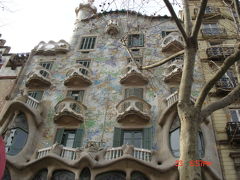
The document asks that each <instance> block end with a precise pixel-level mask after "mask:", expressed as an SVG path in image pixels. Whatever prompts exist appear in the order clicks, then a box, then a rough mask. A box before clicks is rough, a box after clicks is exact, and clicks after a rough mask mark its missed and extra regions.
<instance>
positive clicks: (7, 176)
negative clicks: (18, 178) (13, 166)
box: [2, 168, 11, 180]
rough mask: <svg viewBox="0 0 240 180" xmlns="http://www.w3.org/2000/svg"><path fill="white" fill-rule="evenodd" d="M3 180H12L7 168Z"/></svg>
mask: <svg viewBox="0 0 240 180" xmlns="http://www.w3.org/2000/svg"><path fill="white" fill-rule="evenodd" d="M2 180H11V176H10V172H9V171H8V169H7V168H5V170H4V175H3V178H2Z"/></svg>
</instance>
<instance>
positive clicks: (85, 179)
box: [80, 168, 91, 180]
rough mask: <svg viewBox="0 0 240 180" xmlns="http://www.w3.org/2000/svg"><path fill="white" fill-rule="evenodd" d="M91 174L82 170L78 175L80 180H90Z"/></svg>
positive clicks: (87, 170) (86, 170)
mask: <svg viewBox="0 0 240 180" xmlns="http://www.w3.org/2000/svg"><path fill="white" fill-rule="evenodd" d="M90 179H91V172H90V170H89V169H88V168H84V169H83V170H82V172H81V174H80V180H90Z"/></svg>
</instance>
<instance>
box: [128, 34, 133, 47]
mask: <svg viewBox="0 0 240 180" xmlns="http://www.w3.org/2000/svg"><path fill="white" fill-rule="evenodd" d="M132 45H133V38H132V35H131V34H130V35H128V46H129V47H132Z"/></svg>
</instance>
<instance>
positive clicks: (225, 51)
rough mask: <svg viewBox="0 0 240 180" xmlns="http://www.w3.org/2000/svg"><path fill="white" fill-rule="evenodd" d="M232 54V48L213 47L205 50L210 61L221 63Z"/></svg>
mask: <svg viewBox="0 0 240 180" xmlns="http://www.w3.org/2000/svg"><path fill="white" fill-rule="evenodd" d="M233 53H234V48H233V47H224V46H215V47H210V48H207V56H208V58H209V59H211V60H215V61H221V60H224V59H225V58H226V57H228V56H230V55H231V54H233Z"/></svg>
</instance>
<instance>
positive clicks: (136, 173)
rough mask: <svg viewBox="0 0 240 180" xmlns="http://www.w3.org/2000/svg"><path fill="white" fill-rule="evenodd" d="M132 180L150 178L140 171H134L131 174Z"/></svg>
mask: <svg viewBox="0 0 240 180" xmlns="http://www.w3.org/2000/svg"><path fill="white" fill-rule="evenodd" d="M131 180H148V178H147V177H146V176H145V175H144V174H143V173H141V172H139V171H134V172H132V174H131Z"/></svg>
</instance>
